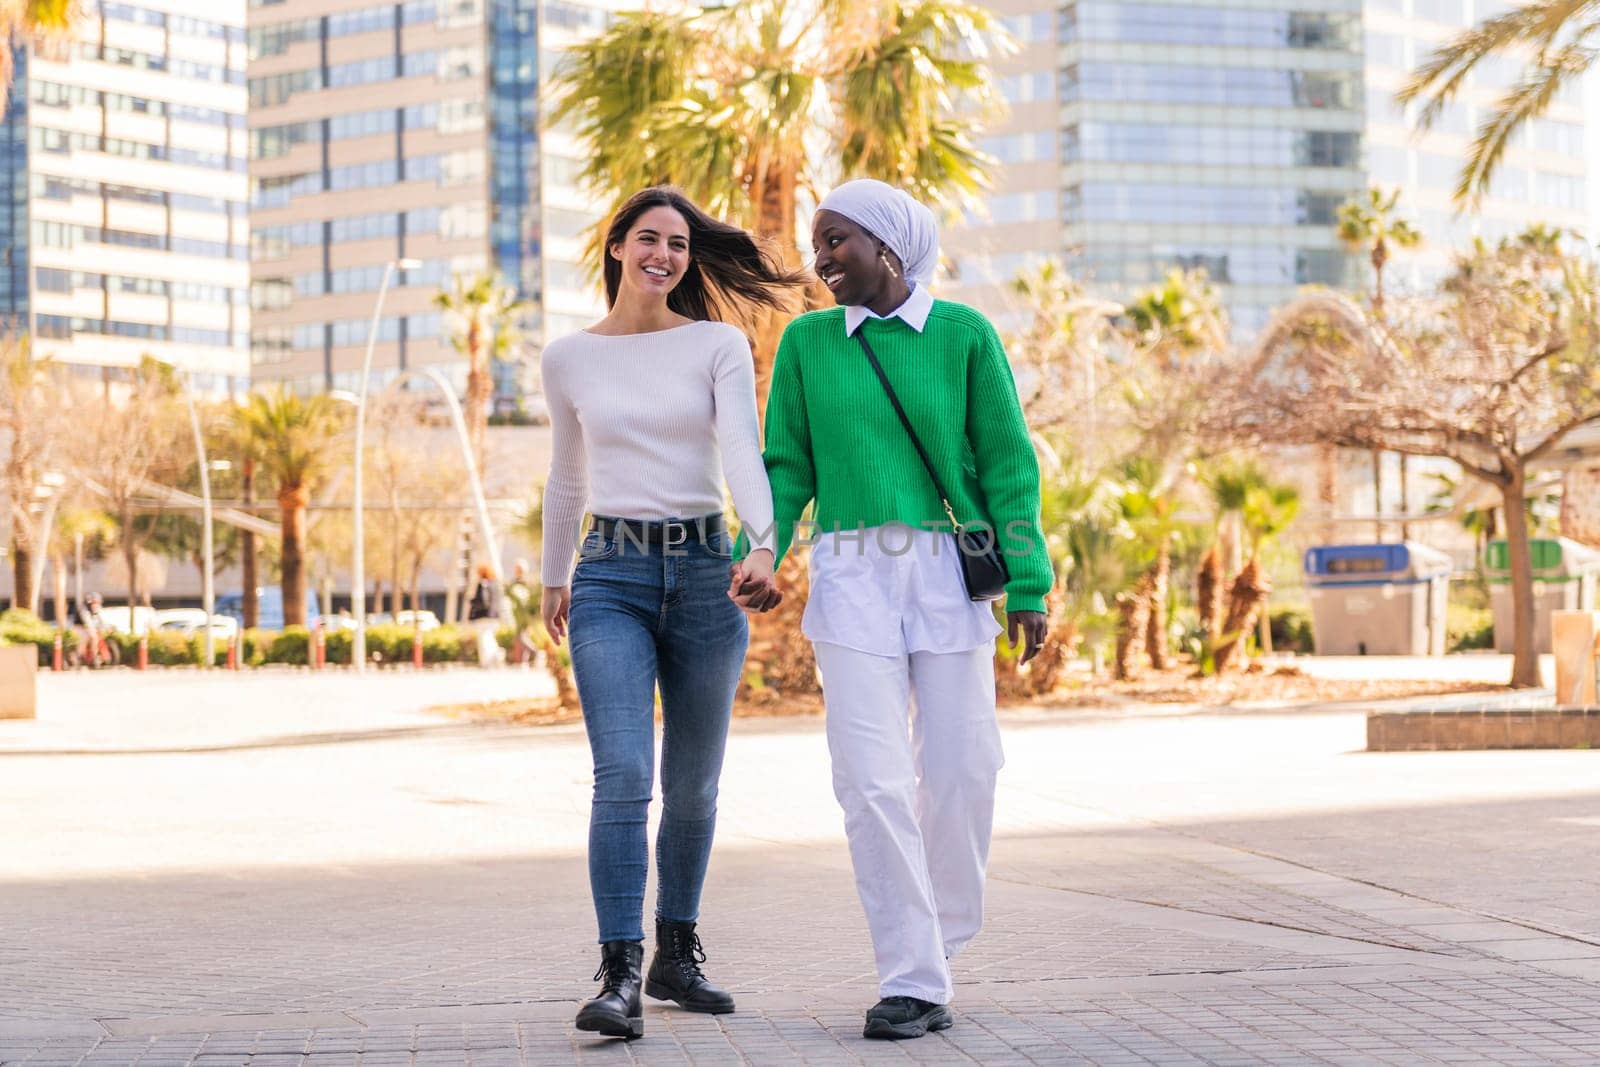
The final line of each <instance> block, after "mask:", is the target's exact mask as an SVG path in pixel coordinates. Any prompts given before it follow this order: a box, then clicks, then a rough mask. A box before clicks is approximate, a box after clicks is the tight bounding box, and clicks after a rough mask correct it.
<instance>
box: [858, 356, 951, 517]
mask: <svg viewBox="0 0 1600 1067" xmlns="http://www.w3.org/2000/svg"><path fill="white" fill-rule="evenodd" d="M856 340H857V341H860V342H861V351H863V352H865V353H866V354H867V362H868V363H871V364H872V370H873V372H874V373H875V374H877V376H878V382H879V384H881V385H882V386H883V391H884V392H885V393H888V394H889V403H891V404H893V405H894V413H895V414H896V415H898V416H900V425H901V426H904V427H905V428H906V435H907V436H909V437H910V438H911V443H912V444H913V445H915V446H916V449H917V455H919V456H921V457H922V465H923V466H924V467H926V468H928V477H929V478H932V479H933V488H934V491H935V492H937V493H938V494H939V503H941V504H943V505H944V513H945V514H946V515H948V516H950V525H951V526H952V527H954V528H955V529H956V530H957V531H959V530H960V529H961V523H960V522H958V521H957V520H956V513H955V509H954V508H952V507H951V506H950V494H949V493H946V492H945V491H944V485H943V483H941V482H940V481H939V475H938V473H937V472H936V471H934V469H933V460H931V459H929V458H928V450H927V449H925V448H923V447H922V439H921V438H920V437H918V436H917V431H916V430H914V429H912V427H911V420H910V419H909V418H908V417H907V416H906V409H905V408H903V407H901V406H900V398H899V397H898V396H896V395H895V393H894V386H892V385H890V384H889V376H888V375H887V374H885V373H883V366H882V365H881V364H880V363H879V362H878V354H877V353H876V352H874V351H873V350H872V346H871V345H870V344H868V343H867V335H866V332H865V331H864V330H862V329H861V328H860V327H859V326H858V327H856Z"/></svg>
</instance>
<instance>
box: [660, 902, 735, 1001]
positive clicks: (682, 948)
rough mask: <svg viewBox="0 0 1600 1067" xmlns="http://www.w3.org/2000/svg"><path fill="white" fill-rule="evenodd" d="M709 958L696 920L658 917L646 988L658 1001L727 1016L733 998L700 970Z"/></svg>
mask: <svg viewBox="0 0 1600 1067" xmlns="http://www.w3.org/2000/svg"><path fill="white" fill-rule="evenodd" d="M705 961H706V954H705V950H704V949H702V948H701V947H700V935H699V934H697V933H695V932H694V923H679V922H668V921H667V920H665V919H657V920H656V955H655V959H653V960H651V961H650V974H649V976H648V977H647V978H646V980H645V984H644V991H645V992H646V993H649V994H650V995H651V996H652V997H655V998H656V999H657V1000H671V1001H676V1002H677V1003H678V1005H679V1006H680V1007H682V1008H685V1009H687V1010H689V1011H703V1012H706V1013H708V1014H710V1015H726V1014H727V1013H728V1012H730V1011H732V1010H733V997H732V996H730V995H729V994H728V993H727V991H726V990H722V989H718V988H717V987H716V986H714V985H712V984H711V983H710V982H708V981H706V976H705V975H704V974H702V973H701V972H700V965H701V964H702V963H704V962H705Z"/></svg>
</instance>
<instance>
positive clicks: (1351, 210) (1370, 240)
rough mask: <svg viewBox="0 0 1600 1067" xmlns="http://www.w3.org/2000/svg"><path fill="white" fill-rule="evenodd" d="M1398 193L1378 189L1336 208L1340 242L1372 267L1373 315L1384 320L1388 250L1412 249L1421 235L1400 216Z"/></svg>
mask: <svg viewBox="0 0 1600 1067" xmlns="http://www.w3.org/2000/svg"><path fill="white" fill-rule="evenodd" d="M1399 202H1400V190H1399V189H1398V188H1396V189H1395V190H1394V191H1393V192H1391V193H1387V194H1385V193H1384V191H1383V190H1382V189H1380V188H1378V187H1377V186H1373V187H1372V188H1370V189H1368V190H1367V191H1366V194H1365V195H1364V196H1354V197H1351V198H1350V199H1349V200H1346V201H1345V202H1344V203H1343V204H1340V205H1339V221H1338V224H1337V233H1338V235H1339V241H1340V243H1342V244H1343V245H1344V246H1345V247H1346V248H1348V249H1350V250H1351V251H1352V252H1365V253H1366V254H1367V260H1368V261H1369V262H1370V263H1371V264H1372V316H1373V318H1375V319H1377V320H1378V321H1379V322H1382V321H1383V269H1384V267H1386V266H1387V265H1388V263H1389V250H1390V246H1391V245H1392V246H1393V247H1395V248H1415V247H1416V246H1417V245H1419V244H1421V243H1422V233H1421V232H1420V231H1419V230H1418V229H1417V228H1416V227H1415V226H1413V225H1412V224H1411V223H1410V222H1409V221H1408V220H1406V219H1403V218H1401V217H1400V212H1399V210H1398V204H1399Z"/></svg>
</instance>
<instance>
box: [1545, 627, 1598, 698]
mask: <svg viewBox="0 0 1600 1067" xmlns="http://www.w3.org/2000/svg"><path fill="white" fill-rule="evenodd" d="M1597 644H1600V612H1597V611H1554V612H1551V613H1550V646H1551V649H1552V650H1553V651H1554V652H1555V661H1556V706H1557V707H1561V706H1563V705H1566V706H1588V705H1593V704H1595V703H1597V701H1596V699H1595V650H1596V646H1597Z"/></svg>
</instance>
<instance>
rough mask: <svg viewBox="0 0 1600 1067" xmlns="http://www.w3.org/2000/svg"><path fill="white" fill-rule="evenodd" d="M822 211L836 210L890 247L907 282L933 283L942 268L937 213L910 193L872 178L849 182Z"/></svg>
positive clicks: (827, 198) (819, 207)
mask: <svg viewBox="0 0 1600 1067" xmlns="http://www.w3.org/2000/svg"><path fill="white" fill-rule="evenodd" d="M817 210H818V211H832V212H834V213H835V214H838V215H843V216H844V217H845V218H847V219H849V220H850V221H851V222H853V223H855V224H856V225H857V226H860V227H861V228H862V229H864V230H867V231H868V232H870V233H871V234H872V236H874V237H876V238H877V239H878V240H880V241H882V242H883V243H884V244H886V245H888V246H889V250H890V251H891V252H893V253H894V254H895V255H897V256H899V257H900V263H901V265H902V266H903V267H905V272H906V280H907V281H912V282H916V283H917V284H918V285H927V284H928V283H929V282H931V281H933V271H934V268H935V267H937V266H938V265H939V227H938V225H937V224H936V223H935V222H934V221H933V212H931V211H929V210H928V209H927V207H925V206H924V205H922V204H920V203H918V202H917V201H916V200H914V199H912V196H911V194H910V193H908V192H906V191H905V190H903V189H896V188H895V187H894V186H892V185H888V184H886V183H884V182H880V181H875V180H874V179H872V178H858V179H856V180H855V181H851V182H845V183H844V184H843V185H841V186H838V187H837V188H835V189H834V190H833V192H831V193H829V194H828V195H827V196H825V197H823V198H822V203H820V204H818V205H817Z"/></svg>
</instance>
